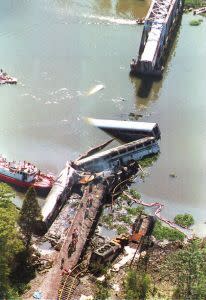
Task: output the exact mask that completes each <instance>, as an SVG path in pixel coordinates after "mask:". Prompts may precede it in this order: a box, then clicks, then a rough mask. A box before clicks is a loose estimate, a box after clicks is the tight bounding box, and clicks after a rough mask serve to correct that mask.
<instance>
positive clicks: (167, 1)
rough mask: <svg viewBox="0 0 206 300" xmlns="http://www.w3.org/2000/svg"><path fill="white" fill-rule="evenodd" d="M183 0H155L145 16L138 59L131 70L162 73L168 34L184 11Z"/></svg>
mask: <svg viewBox="0 0 206 300" xmlns="http://www.w3.org/2000/svg"><path fill="white" fill-rule="evenodd" d="M182 5H183V4H182V0H154V1H152V3H151V6H150V9H149V11H148V13H147V16H146V18H145V23H144V28H143V32H142V38H141V43H140V47H139V53H138V58H137V60H134V59H133V61H132V63H131V72H133V73H141V74H152V75H160V74H161V71H162V57H163V56H164V51H165V46H166V45H167V42H168V36H169V34H170V32H171V30H172V29H173V27H174V26H173V25H174V24H175V23H176V21H177V19H178V17H179V16H180V13H181V11H182Z"/></svg>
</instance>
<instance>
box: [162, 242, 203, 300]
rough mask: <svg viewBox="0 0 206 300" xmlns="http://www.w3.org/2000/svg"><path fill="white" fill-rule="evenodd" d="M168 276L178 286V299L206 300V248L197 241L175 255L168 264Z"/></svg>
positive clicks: (176, 295) (168, 260)
mask: <svg viewBox="0 0 206 300" xmlns="http://www.w3.org/2000/svg"><path fill="white" fill-rule="evenodd" d="M166 270H167V276H169V277H170V281H171V282H173V284H174V285H176V291H175V295H174V297H175V298H177V299H188V300H193V299H196V300H198V299H199V300H201V299H206V246H205V244H204V243H203V242H202V241H200V240H198V239H196V240H193V241H192V242H190V244H189V245H188V246H187V247H186V248H185V249H182V250H179V251H177V252H176V253H173V254H172V255H171V256H170V257H169V258H168V259H167V262H166Z"/></svg>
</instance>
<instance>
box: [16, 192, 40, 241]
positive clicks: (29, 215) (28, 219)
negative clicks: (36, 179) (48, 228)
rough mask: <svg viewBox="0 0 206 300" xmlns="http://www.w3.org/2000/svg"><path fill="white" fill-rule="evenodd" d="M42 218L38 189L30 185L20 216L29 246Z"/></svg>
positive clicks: (20, 223)
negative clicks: (37, 194)
mask: <svg viewBox="0 0 206 300" xmlns="http://www.w3.org/2000/svg"><path fill="white" fill-rule="evenodd" d="M41 218H42V217H41V209H40V207H39V204H38V201H37V196H36V191H35V189H34V188H33V187H30V188H29V189H28V191H27V193H26V196H25V199H24V202H23V205H22V208H21V211H20V217H19V225H20V227H21V229H22V232H23V234H24V236H25V241H26V246H27V247H28V246H29V244H30V241H31V236H32V233H33V232H34V230H35V227H36V224H37V222H38V221H39V220H41Z"/></svg>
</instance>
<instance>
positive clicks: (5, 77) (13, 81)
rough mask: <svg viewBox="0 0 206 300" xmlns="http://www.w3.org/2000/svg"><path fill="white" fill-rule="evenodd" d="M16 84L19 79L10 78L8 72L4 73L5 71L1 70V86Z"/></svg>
mask: <svg viewBox="0 0 206 300" xmlns="http://www.w3.org/2000/svg"><path fill="white" fill-rule="evenodd" d="M6 83H7V84H16V83H17V79H16V78H15V77H11V76H9V75H8V74H7V73H6V72H3V70H2V69H1V70H0V84H6Z"/></svg>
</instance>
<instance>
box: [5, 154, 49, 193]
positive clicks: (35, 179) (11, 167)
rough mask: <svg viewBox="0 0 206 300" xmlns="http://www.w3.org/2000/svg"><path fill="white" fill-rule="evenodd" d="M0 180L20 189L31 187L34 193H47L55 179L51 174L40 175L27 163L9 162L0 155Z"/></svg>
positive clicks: (39, 172)
mask: <svg viewBox="0 0 206 300" xmlns="http://www.w3.org/2000/svg"><path fill="white" fill-rule="evenodd" d="M0 180H1V181H4V182H6V183H9V184H12V185H15V186H16V187H20V188H29V187H30V186H33V187H34V188H35V190H36V192H40V193H48V192H49V191H50V189H51V188H52V186H53V184H54V181H55V178H54V176H53V175H51V174H45V173H42V172H41V171H40V170H39V169H38V168H37V167H36V166H35V165H33V164H31V163H29V162H26V161H19V162H16V161H12V162H10V161H8V160H7V159H6V158H4V157H3V156H2V155H0Z"/></svg>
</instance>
